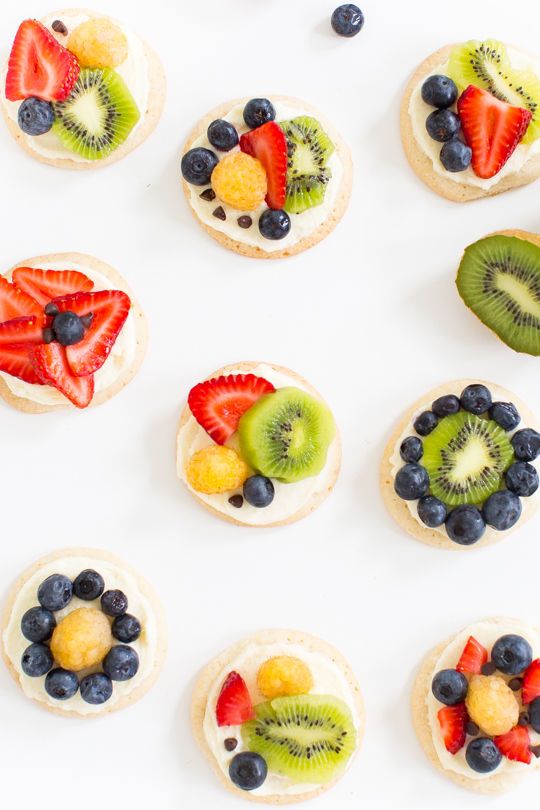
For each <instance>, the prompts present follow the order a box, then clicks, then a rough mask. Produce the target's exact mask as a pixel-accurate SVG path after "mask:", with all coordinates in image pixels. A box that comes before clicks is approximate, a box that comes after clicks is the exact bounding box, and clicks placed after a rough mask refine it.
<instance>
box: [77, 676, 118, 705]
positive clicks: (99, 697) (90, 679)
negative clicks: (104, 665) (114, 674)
mask: <svg viewBox="0 0 540 810" xmlns="http://www.w3.org/2000/svg"><path fill="white" fill-rule="evenodd" d="M112 691H113V685H112V681H111V679H110V678H109V676H108V675H105V673H104V672H93V673H92V674H91V675H87V676H86V677H85V678H83V679H82V681H81V697H82V699H83V700H84V701H86V703H91V704H92V705H93V706H99V705H100V704H101V703H106V702H107V701H108V700H109V698H110V696H111V695H112Z"/></svg>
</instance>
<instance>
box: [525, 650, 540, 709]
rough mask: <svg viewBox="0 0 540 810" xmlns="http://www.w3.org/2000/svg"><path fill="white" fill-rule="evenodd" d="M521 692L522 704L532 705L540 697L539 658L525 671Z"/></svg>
mask: <svg viewBox="0 0 540 810" xmlns="http://www.w3.org/2000/svg"><path fill="white" fill-rule="evenodd" d="M521 690H522V691H521V700H522V702H523V703H532V701H533V700H535V699H536V698H537V697H540V658H536V659H535V660H534V661H533V662H532V664H531V665H530V666H529V667H528V669H527V670H526V672H525V675H524V676H523V686H522V687H521Z"/></svg>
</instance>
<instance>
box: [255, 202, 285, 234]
mask: <svg viewBox="0 0 540 810" xmlns="http://www.w3.org/2000/svg"><path fill="white" fill-rule="evenodd" d="M290 230H291V219H290V217H289V215H288V213H287V212H286V211H276V210H274V209H272V208H269V209H268V210H267V211H263V212H262V214H261V216H260V217H259V231H260V234H261V236H264V238H265V239H274V240H277V239H284V238H285V237H286V236H287V235H288V233H289V231H290Z"/></svg>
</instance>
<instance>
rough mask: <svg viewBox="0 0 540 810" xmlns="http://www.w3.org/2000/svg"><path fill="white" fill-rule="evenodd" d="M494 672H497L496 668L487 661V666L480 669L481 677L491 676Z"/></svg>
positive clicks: (491, 662)
mask: <svg viewBox="0 0 540 810" xmlns="http://www.w3.org/2000/svg"><path fill="white" fill-rule="evenodd" d="M495 672H497V667H496V666H495V664H494V663H493V661H488V662H487V664H484V666H483V667H482V675H493V674H494V673H495Z"/></svg>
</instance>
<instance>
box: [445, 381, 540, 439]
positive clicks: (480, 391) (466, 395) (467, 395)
mask: <svg viewBox="0 0 540 810" xmlns="http://www.w3.org/2000/svg"><path fill="white" fill-rule="evenodd" d="M491 405H492V402H491V394H490V393H489V391H488V389H487V388H486V386H485V385H480V384H478V385H468V386H467V388H465V389H463V391H462V392H461V407H462V408H463V409H464V410H466V411H469V413H475V414H477V415H479V414H481V413H485V412H486V411H489V409H490V408H491ZM539 438H540V437H539Z"/></svg>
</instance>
